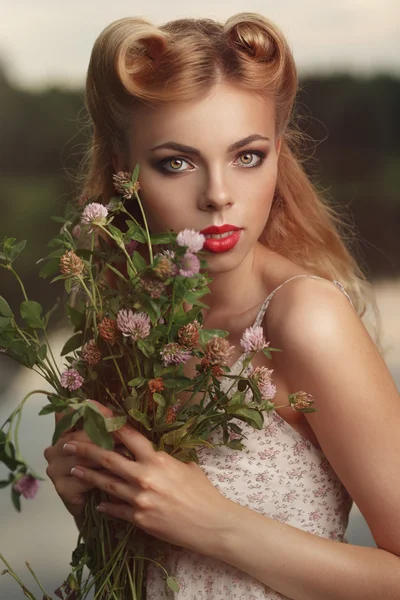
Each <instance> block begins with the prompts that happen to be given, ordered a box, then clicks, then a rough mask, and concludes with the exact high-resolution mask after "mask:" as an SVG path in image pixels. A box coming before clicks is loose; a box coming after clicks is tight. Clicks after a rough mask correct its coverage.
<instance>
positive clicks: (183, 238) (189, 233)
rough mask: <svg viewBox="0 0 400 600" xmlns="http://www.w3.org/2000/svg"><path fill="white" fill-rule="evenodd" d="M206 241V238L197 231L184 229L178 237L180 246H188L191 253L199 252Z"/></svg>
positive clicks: (177, 241)
mask: <svg viewBox="0 0 400 600" xmlns="http://www.w3.org/2000/svg"><path fill="white" fill-rule="evenodd" d="M205 241H206V238H205V236H204V235H203V234H202V233H199V232H198V231H196V230H195V229H184V230H183V231H180V232H179V233H178V235H177V236H176V243H177V244H178V246H186V247H187V249H188V251H189V252H199V250H201V249H202V247H203V246H204V242H205Z"/></svg>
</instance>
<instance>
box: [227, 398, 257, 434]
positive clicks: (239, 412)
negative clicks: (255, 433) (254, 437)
mask: <svg viewBox="0 0 400 600" xmlns="http://www.w3.org/2000/svg"><path fill="white" fill-rule="evenodd" d="M226 412H227V413H228V414H231V415H235V417H236V418H237V419H240V420H241V421H245V422H246V423H248V424H249V425H251V426H252V427H254V428H255V429H260V430H261V429H262V428H263V424H264V418H263V415H262V413H260V412H259V411H258V410H256V409H254V408H247V407H244V406H241V405H239V404H233V405H232V406H231V405H228V406H227V408H226Z"/></svg>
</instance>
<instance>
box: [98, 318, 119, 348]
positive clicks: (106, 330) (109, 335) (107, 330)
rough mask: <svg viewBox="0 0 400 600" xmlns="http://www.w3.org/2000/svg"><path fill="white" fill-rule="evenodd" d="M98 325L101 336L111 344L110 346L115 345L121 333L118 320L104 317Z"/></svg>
mask: <svg viewBox="0 0 400 600" xmlns="http://www.w3.org/2000/svg"><path fill="white" fill-rule="evenodd" d="M98 327H99V334H100V337H101V338H102V339H103V340H104V341H105V342H107V343H108V344H110V346H113V345H114V344H115V343H116V342H117V340H118V338H119V335H120V332H119V331H118V328H117V323H116V321H114V320H113V319H109V318H108V317H104V319H102V320H101V321H100V323H99V326H98Z"/></svg>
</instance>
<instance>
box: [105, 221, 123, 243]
mask: <svg viewBox="0 0 400 600" xmlns="http://www.w3.org/2000/svg"><path fill="white" fill-rule="evenodd" d="M108 229H109V231H110V232H111V233H112V234H113V236H114V237H115V238H116V239H117V240H118V241H119V242H123V237H122V231H121V230H120V229H118V227H115V226H114V225H111V224H109V225H108Z"/></svg>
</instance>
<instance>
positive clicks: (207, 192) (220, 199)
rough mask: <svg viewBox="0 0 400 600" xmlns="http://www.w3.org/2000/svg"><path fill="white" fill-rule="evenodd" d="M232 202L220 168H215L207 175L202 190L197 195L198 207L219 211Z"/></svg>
mask: <svg viewBox="0 0 400 600" xmlns="http://www.w3.org/2000/svg"><path fill="white" fill-rule="evenodd" d="M233 204H234V200H233V197H232V195H231V193H230V190H229V188H228V185H227V184H226V182H225V178H224V174H223V171H222V168H215V169H214V170H213V171H212V172H209V174H208V175H207V181H206V184H205V187H204V190H203V191H202V193H201V194H200V197H199V208H200V210H204V211H219V210H222V209H223V208H229V207H230V206H232V205H233Z"/></svg>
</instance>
